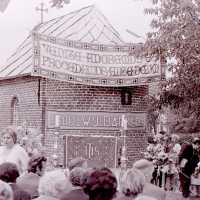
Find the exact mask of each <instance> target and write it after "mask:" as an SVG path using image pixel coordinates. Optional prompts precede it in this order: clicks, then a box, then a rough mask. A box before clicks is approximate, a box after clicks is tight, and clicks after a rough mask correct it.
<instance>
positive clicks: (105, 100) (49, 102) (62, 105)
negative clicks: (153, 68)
mask: <svg viewBox="0 0 200 200" xmlns="http://www.w3.org/2000/svg"><path fill="white" fill-rule="evenodd" d="M126 89H128V90H130V91H131V93H132V104H131V105H122V104H121V91H122V88H112V87H97V86H86V85H78V84H71V83H66V82H61V81H54V80H49V79H44V78H37V77H30V76H26V77H19V78H13V79H8V80H1V81H0V96H1V99H0V127H1V128H3V127H5V126H7V125H9V124H10V122H11V101H12V99H13V97H15V96H16V97H17V98H18V99H19V121H18V125H21V124H22V122H23V121H24V120H26V121H27V125H28V127H32V128H38V129H40V130H41V132H42V133H43V134H44V143H45V146H46V149H47V155H48V156H49V157H50V156H51V155H52V154H53V153H54V152H53V151H54V150H53V148H52V147H53V144H54V142H55V134H54V133H55V131H56V130H55V129H48V128H47V126H46V119H47V112H48V110H56V111H64V112H76V111H77V112H85V111H87V112H95V111H101V112H119V113H127V112H128V113H133V112H137V111H145V109H146V102H145V101H144V98H143V96H144V95H145V94H147V92H148V88H147V87H129V88H126ZM59 134H60V135H59V150H58V154H59V160H60V163H61V164H62V163H63V160H64V150H65V148H64V147H65V144H64V140H63V136H66V135H71V134H72V135H76V134H78V135H90V134H93V135H110V136H115V137H117V138H118V144H119V146H120V145H121V144H122V137H121V136H120V134H121V132H120V130H115V131H111V130H59ZM145 135H146V133H145V132H144V131H133V130H132V131H129V132H128V136H127V138H126V140H127V145H128V150H127V156H128V158H129V166H130V165H131V164H132V161H133V160H135V159H138V158H140V157H141V151H142V147H143V146H145V143H146V142H145V140H144V139H146V136H145ZM119 146H118V149H117V154H119V150H120V149H119ZM103 150H104V149H103V147H102V151H103Z"/></svg>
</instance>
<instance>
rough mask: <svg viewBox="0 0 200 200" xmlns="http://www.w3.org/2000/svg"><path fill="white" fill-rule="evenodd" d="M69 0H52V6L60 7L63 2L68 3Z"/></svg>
mask: <svg viewBox="0 0 200 200" xmlns="http://www.w3.org/2000/svg"><path fill="white" fill-rule="evenodd" d="M69 2H70V0H52V1H51V3H52V7H57V8H62V7H63V5H64V4H68V3H69Z"/></svg>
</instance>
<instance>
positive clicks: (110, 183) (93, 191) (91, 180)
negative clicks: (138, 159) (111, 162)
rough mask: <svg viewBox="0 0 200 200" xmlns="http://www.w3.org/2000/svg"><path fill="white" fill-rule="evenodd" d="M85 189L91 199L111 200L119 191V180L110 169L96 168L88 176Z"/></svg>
mask: <svg viewBox="0 0 200 200" xmlns="http://www.w3.org/2000/svg"><path fill="white" fill-rule="evenodd" d="M84 191H85V193H86V194H88V196H89V197H90V199H91V200H111V199H112V198H114V196H115V194H116V191H117V180H116V178H115V176H114V174H113V173H112V172H111V171H110V170H105V168H104V169H96V170H94V171H93V172H92V173H91V174H90V175H89V176H88V177H87V180H86V182H85V184H84Z"/></svg>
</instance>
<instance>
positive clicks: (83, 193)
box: [0, 128, 200, 200]
mask: <svg viewBox="0 0 200 200" xmlns="http://www.w3.org/2000/svg"><path fill="white" fill-rule="evenodd" d="M199 147H200V139H199V138H194V140H193V143H192V144H191V143H183V144H179V138H178V136H176V135H171V136H169V135H163V134H158V135H156V136H155V137H152V138H149V145H148V147H147V152H146V153H145V158H144V159H141V160H138V161H135V162H134V163H133V166H132V167H131V168H127V169H125V168H113V169H109V168H106V167H104V168H99V167H98V166H96V167H94V166H93V167H90V166H89V165H88V161H87V160H86V159H84V158H74V159H72V160H71V161H70V163H68V168H66V169H61V168H55V169H51V170H50V169H47V168H46V164H47V158H46V157H45V156H44V155H41V154H35V155H32V156H31V157H29V156H28V154H27V152H26V151H25V150H24V148H23V147H22V146H20V145H19V144H18V143H17V134H16V132H15V130H14V129H12V128H6V129H5V130H4V131H3V132H2V135H1V146H0V200H30V199H34V200H112V199H113V200H129V199H130V200H165V199H166V195H167V192H166V190H173V191H176V189H175V188H176V187H177V188H178V189H177V190H179V186H180V188H181V190H182V193H183V196H184V197H188V196H189V195H190V186H191V178H192V177H193V178H194V180H195V179H197V180H198V174H199V172H200V168H199V154H198V149H199ZM197 180H196V181H197ZM179 182H180V184H179ZM175 186H176V187H175ZM196 189H197V191H198V187H197V188H196Z"/></svg>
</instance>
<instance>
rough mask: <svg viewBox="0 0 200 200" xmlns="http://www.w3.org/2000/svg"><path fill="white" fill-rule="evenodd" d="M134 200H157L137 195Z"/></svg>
mask: <svg viewBox="0 0 200 200" xmlns="http://www.w3.org/2000/svg"><path fill="white" fill-rule="evenodd" d="M135 200H157V199H156V198H154V197H151V196H148V195H138V196H137V197H136V198H135Z"/></svg>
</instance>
